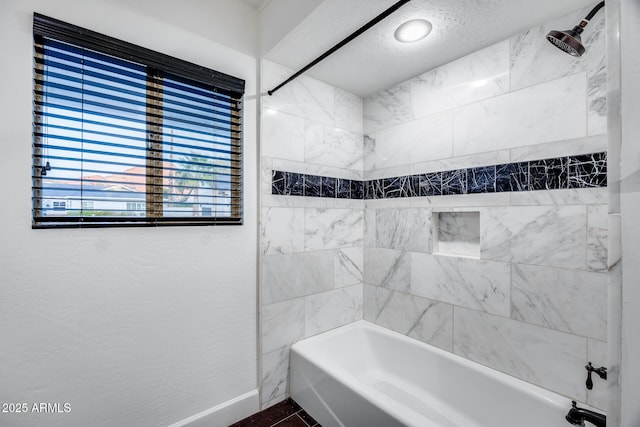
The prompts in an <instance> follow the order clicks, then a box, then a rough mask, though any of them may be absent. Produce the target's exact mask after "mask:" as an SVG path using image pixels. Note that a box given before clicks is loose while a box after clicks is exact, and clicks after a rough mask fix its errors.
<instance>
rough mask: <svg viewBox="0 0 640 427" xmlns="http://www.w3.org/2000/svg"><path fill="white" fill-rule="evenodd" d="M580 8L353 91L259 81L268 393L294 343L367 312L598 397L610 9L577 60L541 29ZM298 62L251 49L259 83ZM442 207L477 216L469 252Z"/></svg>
mask: <svg viewBox="0 0 640 427" xmlns="http://www.w3.org/2000/svg"><path fill="white" fill-rule="evenodd" d="M589 10H590V8H585V9H583V10H578V11H576V12H574V13H572V14H569V15H567V16H564V17H561V18H559V19H558V20H555V21H553V22H549V23H548V24H545V25H543V26H540V27H538V28H534V29H531V30H530V31H526V32H524V33H522V34H519V35H516V36H514V37H512V38H510V39H508V40H505V41H503V42H500V43H497V44H495V45H493V46H489V47H487V48H485V49H482V50H480V51H477V52H475V53H473V54H471V55H468V56H466V57H464V58H460V59H458V60H456V61H453V62H451V63H449V64H446V65H444V66H442V67H439V68H436V69H434V70H430V71H427V72H425V73H423V74H421V75H419V76H416V77H415V78H413V79H410V80H408V81H406V82H403V83H400V84H398V85H396V86H393V87H391V88H388V89H386V90H383V91H380V92H379V93H376V94H373V95H371V96H369V97H368V98H366V99H365V100H364V102H363V100H362V99H360V98H358V97H357V96H355V95H352V94H350V93H347V92H345V91H343V90H340V89H337V88H334V87H331V86H329V85H326V84H324V83H322V82H319V81H317V80H314V79H311V78H308V77H306V76H302V77H300V78H298V79H296V80H295V81H294V82H292V83H290V84H289V85H287V86H285V87H284V88H282V89H281V90H280V91H279V92H277V93H276V94H275V95H274V96H266V95H265V96H263V98H262V101H263V102H262V115H261V119H262V126H261V129H262V134H261V154H262V157H261V168H262V170H261V181H262V185H261V193H262V202H261V227H260V230H261V239H260V240H261V252H262V256H261V283H260V286H261V306H260V312H261V331H262V332H261V334H262V339H261V351H262V358H261V363H262V370H261V372H262V384H261V403H262V405H263V407H268V406H270V405H272V404H274V403H277V402H279V401H281V400H283V399H284V398H285V397H286V396H287V395H288V393H289V391H288V376H287V375H288V357H289V348H290V345H291V344H292V343H294V342H295V341H297V340H299V339H302V338H304V337H307V336H310V335H314V334H317V333H320V332H323V331H325V330H328V329H331V328H335V327H338V326H341V325H343V324H346V323H349V322H352V321H354V320H356V319H359V318H363V317H364V318H365V319H367V320H369V321H372V322H375V323H377V324H379V325H382V326H384V327H387V328H389V329H392V330H394V331H398V332H400V333H403V334H406V335H408V336H410V337H413V338H416V339H418V340H421V341H424V342H427V343H430V344H432V345H435V346H438V347H440V348H443V349H445V350H447V351H451V352H454V353H456V354H459V355H461V356H463V357H466V358H468V359H471V360H474V361H477V362H479V363H483V364H486V365H488V366H491V367H493V368H495V369H497V370H500V371H503V372H506V373H508V374H511V375H514V376H516V377H519V378H522V379H524V380H526V381H530V382H532V383H535V384H538V385H541V386H543V387H545V388H548V389H551V390H554V391H556V392H558V393H561V394H564V395H566V396H568V397H570V398H573V399H576V400H578V401H581V402H586V403H589V404H591V405H593V406H595V407H597V408H605V406H606V393H605V389H604V384H601V382H600V380H599V379H597V380H594V381H595V383H596V386H595V387H594V389H593V390H592V391H589V392H587V391H586V389H585V387H584V381H585V378H586V371H585V370H584V365H585V364H586V362H587V361H591V362H592V363H593V364H594V365H597V366H600V365H606V353H607V352H606V340H607V334H606V331H607V324H606V317H607V316H606V304H605V303H604V302H605V301H606V293H607V286H606V277H607V276H606V272H607V240H608V226H607V192H606V188H603V187H605V186H606V172H604V169H603V167H606V153H604V152H605V151H606V149H607V141H606V126H607V123H606V114H607V112H606V68H605V59H604V55H605V49H604V14H603V13H600V14H598V15H597V16H596V18H595V19H594V20H593V21H592V23H591V24H590V26H589V31H587V32H586V33H587V34H586V39H585V43H586V45H587V54H585V55H584V56H583V57H581V58H573V57H570V56H568V55H566V54H563V53H561V52H560V51H559V50H557V49H555V48H553V47H552V46H551V45H550V44H548V43H547V42H546V41H545V40H544V34H545V33H546V32H547V31H548V30H549V29H551V28H564V27H567V26H569V25H573V23H575V22H578V21H579V19H581V18H582V17H583V16H584V15H586V13H587V12H588V11H589ZM290 74H291V70H287V69H286V68H283V67H281V66H279V65H277V64H274V63H271V62H269V61H263V62H262V79H263V81H262V87H263V89H264V90H266V89H270V88H272V87H274V86H275V85H276V84H278V83H280V82H281V81H283V80H284V79H286V78H287V77H288V76H289V75H290ZM597 153H603V154H597ZM416 176H417V177H418V179H417V181H416V179H415V177H416ZM274 189H276V190H274ZM376 195H380V197H376ZM290 196H298V197H290ZM442 212H445V213H447V212H450V213H459V215H458V216H456V215H450V218H453V219H455V218H458V217H459V218H472V220H473V221H476V220H477V223H474V224H470V225H469V229H473V230H475V231H474V233H472V234H473V236H474V239H477V238H478V236H479V241H477V240H474V241H473V242H466V241H463V242H455V241H454V242H453V243H452V245H453V246H455V247H467V246H469V247H473V248H474V250H469V251H466V252H465V255H463V256H460V255H459V254H458V255H456V254H451V253H449V254H447V253H446V252H447V250H446V245H443V247H444V248H445V249H444V250H441V251H439V250H438V247H437V245H434V236H438V232H439V229H437V228H435V229H434V227H438V226H439V225H438V223H439V221H438V220H434V215H436V216H437V215H438V214H439V213H442ZM452 221H453V224H454V225H453V226H455V223H456V221H455V220H452ZM445 223H446V221H445ZM467 234H469V233H463V232H456V230H449V229H448V230H443V231H441V235H447V236H449V237H451V236H453V237H451V238H452V239H462V240H464V239H466V237H465V236H467ZM465 245H466V246H465ZM442 252H444V253H442ZM463 252H464V251H463Z"/></svg>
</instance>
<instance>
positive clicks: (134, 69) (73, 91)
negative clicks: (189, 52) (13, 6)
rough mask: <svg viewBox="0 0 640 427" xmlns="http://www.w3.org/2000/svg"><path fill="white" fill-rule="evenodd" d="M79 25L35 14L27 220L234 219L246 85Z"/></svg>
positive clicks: (81, 223) (58, 223) (38, 223)
mask: <svg viewBox="0 0 640 427" xmlns="http://www.w3.org/2000/svg"><path fill="white" fill-rule="evenodd" d="M77 31H78V27H74V26H71V25H69V24H64V23H61V21H56V20H50V19H49V18H46V17H42V16H41V15H37V14H36V15H35V16H34V40H35V43H34V48H35V49H34V50H35V58H34V59H35V61H34V64H35V66H34V80H33V83H34V123H33V126H34V130H33V171H34V173H33V176H32V180H33V186H32V191H33V195H32V198H33V226H34V228H43V227H72V226H78V227H86V226H90V227H91V226H113V225H116V226H133V225H137V226H140V225H142V226H148V225H188V224H194V225H202V224H240V223H242V214H243V209H242V199H243V196H242V136H241V132H242V120H241V118H242V114H241V100H240V98H241V96H242V92H243V89H242V90H237V89H238V88H239V86H237V87H233V88H232V87H231V86H233V85H231V86H229V85H228V84H227V83H228V81H225V80H224V78H223V79H222V80H220V79H218V78H217V77H220V76H224V75H222V74H221V73H217V74H216V72H214V73H213V74H208V73H209V71H210V70H209V71H206V72H204V74H202V73H201V74H199V75H198V77H197V78H194V73H196V74H197V71H198V70H197V69H196V68H194V67H193V64H189V63H184V64H183V63H181V62H180V61H178V60H176V59H175V58H171V61H170V62H171V63H170V64H169V65H168V66H165V65H167V64H163V63H162V61H161V60H160V59H164V60H166V59H167V58H168V57H166V56H162V55H160V54H157V56H156V57H153V58H152V57H151V56H152V55H150V52H151V51H147V50H144V52H143V54H142V55H138V56H136V55H129V53H131V52H133V50H131V49H133V48H132V47H131V45H128V44H126V43H125V44H118V43H120V42H118V41H116V42H118V43H115V42H114V40H115V39H111V38H107V37H106V36H101V35H99V34H97V33H92V32H91V33H90V34H89V33H82V34H83V37H80V38H78V37H77V34H76V35H74V34H75V33H76V32H77ZM82 31H86V30H82ZM87 34H89V37H86V36H87ZM101 37H102V38H101ZM80 39H82V40H80ZM89 41H92V43H95V44H92V43H90V42H89ZM114 43H115V44H114ZM122 43H124V42H122ZM116 45H118V46H119V47H122V48H123V49H124V50H125V51H126V52H128V53H127V54H122V52H119V51H116V50H114V46H116ZM134 50H135V49H134ZM139 52H141V51H138V53H139ZM159 58H160V59H159ZM181 66H182V67H183V68H181ZM185 70H186V71H185ZM200 71H202V70H200ZM216 76H217V77H216ZM231 79H233V78H231ZM236 82H237V83H238V84H240V82H241V86H242V88H243V87H244V82H243V81H241V80H239V79H236Z"/></svg>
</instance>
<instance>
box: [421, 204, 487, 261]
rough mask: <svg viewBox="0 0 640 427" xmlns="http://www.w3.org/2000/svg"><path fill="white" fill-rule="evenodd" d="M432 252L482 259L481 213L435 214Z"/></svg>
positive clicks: (452, 212) (449, 212)
mask: <svg viewBox="0 0 640 427" xmlns="http://www.w3.org/2000/svg"><path fill="white" fill-rule="evenodd" d="M432 252H433V253H437V254H440V255H456V256H468V257H474V258H480V212H478V211H470V212H459V211H444V212H434V213H433V251H432Z"/></svg>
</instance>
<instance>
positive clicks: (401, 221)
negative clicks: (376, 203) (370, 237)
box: [376, 208, 431, 252]
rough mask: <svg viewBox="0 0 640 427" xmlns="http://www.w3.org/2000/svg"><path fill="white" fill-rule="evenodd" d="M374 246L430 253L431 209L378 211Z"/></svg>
mask: <svg viewBox="0 0 640 427" xmlns="http://www.w3.org/2000/svg"><path fill="white" fill-rule="evenodd" d="M376 246H377V247H379V248H388V249H402V250H405V251H415V252H431V209H425V208H405V209H378V210H377V211H376Z"/></svg>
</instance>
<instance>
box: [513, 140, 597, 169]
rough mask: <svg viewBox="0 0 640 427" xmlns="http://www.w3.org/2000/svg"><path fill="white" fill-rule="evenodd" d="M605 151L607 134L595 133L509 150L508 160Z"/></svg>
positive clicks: (547, 157) (520, 160) (536, 158)
mask: <svg viewBox="0 0 640 427" xmlns="http://www.w3.org/2000/svg"><path fill="white" fill-rule="evenodd" d="M601 151H607V136H606V135H597V136H588V137H583V138H575V139H568V140H565V141H554V142H548V143H545V144H536V145H530V146H527V147H518V148H512V149H511V150H509V153H510V160H508V161H507V162H505V163H508V162H524V161H528V160H541V159H550V158H552V157H562V156H570V155H571V156H573V155H577V154H589V153H599V152H601Z"/></svg>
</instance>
